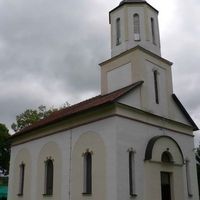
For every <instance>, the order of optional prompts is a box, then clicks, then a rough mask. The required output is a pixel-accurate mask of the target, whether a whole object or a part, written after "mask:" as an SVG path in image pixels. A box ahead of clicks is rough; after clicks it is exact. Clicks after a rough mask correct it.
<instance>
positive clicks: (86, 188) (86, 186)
mask: <svg viewBox="0 0 200 200" xmlns="http://www.w3.org/2000/svg"><path fill="white" fill-rule="evenodd" d="M83 166H84V175H83V176H84V177H83V194H92V154H91V152H86V153H85V154H84V157H83Z"/></svg>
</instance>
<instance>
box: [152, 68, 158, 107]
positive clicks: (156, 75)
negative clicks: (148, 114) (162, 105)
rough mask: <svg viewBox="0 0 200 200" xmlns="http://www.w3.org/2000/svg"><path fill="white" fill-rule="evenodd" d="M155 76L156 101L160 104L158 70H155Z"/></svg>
mask: <svg viewBox="0 0 200 200" xmlns="http://www.w3.org/2000/svg"><path fill="white" fill-rule="evenodd" d="M153 78H154V91H155V102H156V103H157V104H159V91H158V71H157V70H154V71H153Z"/></svg>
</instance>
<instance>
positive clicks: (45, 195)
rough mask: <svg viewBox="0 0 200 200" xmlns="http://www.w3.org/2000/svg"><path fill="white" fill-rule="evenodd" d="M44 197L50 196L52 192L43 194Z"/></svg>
mask: <svg viewBox="0 0 200 200" xmlns="http://www.w3.org/2000/svg"><path fill="white" fill-rule="evenodd" d="M43 196H44V197H52V196H53V194H43Z"/></svg>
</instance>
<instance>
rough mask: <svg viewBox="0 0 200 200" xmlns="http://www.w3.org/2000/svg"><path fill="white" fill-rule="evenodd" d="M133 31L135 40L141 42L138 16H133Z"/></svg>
mask: <svg viewBox="0 0 200 200" xmlns="http://www.w3.org/2000/svg"><path fill="white" fill-rule="evenodd" d="M133 29H134V40H135V41H139V40H140V17H139V15H138V14H134V15H133Z"/></svg>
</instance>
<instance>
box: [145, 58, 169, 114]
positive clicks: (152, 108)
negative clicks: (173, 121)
mask: <svg viewBox="0 0 200 200" xmlns="http://www.w3.org/2000/svg"><path fill="white" fill-rule="evenodd" d="M154 70H157V72H158V75H157V77H158V78H157V85H158V101H159V103H156V100H155V85H154ZM145 71H146V72H145V74H146V79H145V82H144V84H145V85H146V88H147V90H146V95H147V99H146V104H147V107H148V111H149V112H151V113H154V114H158V115H162V116H165V117H167V116H168V101H169V96H170V94H168V88H167V72H166V69H164V68H162V67H161V66H158V65H156V64H154V63H152V62H149V61H148V60H146V62H145Z"/></svg>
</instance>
